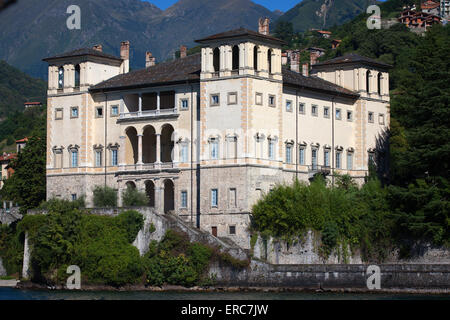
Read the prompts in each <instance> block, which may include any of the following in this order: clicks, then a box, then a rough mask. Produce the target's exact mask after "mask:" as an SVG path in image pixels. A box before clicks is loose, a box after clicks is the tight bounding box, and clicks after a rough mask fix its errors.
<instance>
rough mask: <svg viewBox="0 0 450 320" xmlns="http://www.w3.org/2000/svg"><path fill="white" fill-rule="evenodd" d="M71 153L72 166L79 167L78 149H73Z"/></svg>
mask: <svg viewBox="0 0 450 320" xmlns="http://www.w3.org/2000/svg"><path fill="white" fill-rule="evenodd" d="M70 155H71V162H70V164H71V166H72V168H76V167H78V150H77V149H73V150H72V151H71V153H70Z"/></svg>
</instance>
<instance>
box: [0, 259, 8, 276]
mask: <svg viewBox="0 0 450 320" xmlns="http://www.w3.org/2000/svg"><path fill="white" fill-rule="evenodd" d="M6 275H7V274H6V269H5V267H3V261H2V258H0V277H1V276H6Z"/></svg>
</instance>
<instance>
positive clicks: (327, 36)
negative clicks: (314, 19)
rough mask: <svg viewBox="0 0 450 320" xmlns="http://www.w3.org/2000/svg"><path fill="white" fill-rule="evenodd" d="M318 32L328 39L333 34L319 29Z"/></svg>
mask: <svg viewBox="0 0 450 320" xmlns="http://www.w3.org/2000/svg"><path fill="white" fill-rule="evenodd" d="M317 32H318V33H319V34H320V35H321V36H322V37H324V38H326V39H328V38H329V37H330V36H331V32H330V31H324V30H317Z"/></svg>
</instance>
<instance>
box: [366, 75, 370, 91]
mask: <svg viewBox="0 0 450 320" xmlns="http://www.w3.org/2000/svg"><path fill="white" fill-rule="evenodd" d="M366 91H367V92H368V93H369V92H370V71H367V73H366Z"/></svg>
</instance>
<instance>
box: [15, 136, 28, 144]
mask: <svg viewBox="0 0 450 320" xmlns="http://www.w3.org/2000/svg"><path fill="white" fill-rule="evenodd" d="M27 141H28V138H27V137H25V138H23V139H20V140H16V143H21V142H27Z"/></svg>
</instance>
